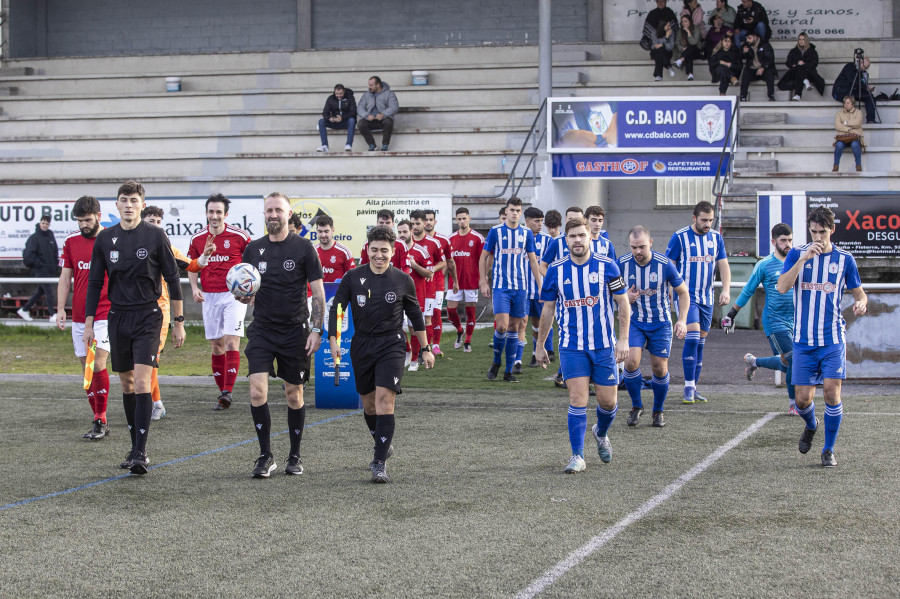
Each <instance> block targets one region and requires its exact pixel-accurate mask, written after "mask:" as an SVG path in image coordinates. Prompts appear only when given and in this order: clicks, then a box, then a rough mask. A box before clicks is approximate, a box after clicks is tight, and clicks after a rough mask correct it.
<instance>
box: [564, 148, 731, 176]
mask: <svg viewBox="0 0 900 599" xmlns="http://www.w3.org/2000/svg"><path fill="white" fill-rule="evenodd" d="M720 150H721V148H720ZM729 158H730V156H729V155H725V157H724V159H723V160H722V165H721V167H720V168H719V173H720V174H722V175H724V174H725V172H726V171H727V170H728V160H729ZM719 159H720V156H719V154H610V155H608V156H598V155H597V154H555V155H554V156H553V178H554V179H586V178H591V179H648V178H649V179H658V178H661V177H715V176H716V167H717V166H719Z"/></svg>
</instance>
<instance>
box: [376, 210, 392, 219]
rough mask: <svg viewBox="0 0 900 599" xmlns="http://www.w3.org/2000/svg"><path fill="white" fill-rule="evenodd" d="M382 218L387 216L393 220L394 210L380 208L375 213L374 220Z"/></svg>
mask: <svg viewBox="0 0 900 599" xmlns="http://www.w3.org/2000/svg"><path fill="white" fill-rule="evenodd" d="M382 218H389V219H391V222H394V211H393V210H388V209H387V208H382V209H381V210H379V211H378V213H377V214H376V215H375V220H378V219H382Z"/></svg>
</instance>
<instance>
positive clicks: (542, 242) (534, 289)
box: [525, 233, 550, 300]
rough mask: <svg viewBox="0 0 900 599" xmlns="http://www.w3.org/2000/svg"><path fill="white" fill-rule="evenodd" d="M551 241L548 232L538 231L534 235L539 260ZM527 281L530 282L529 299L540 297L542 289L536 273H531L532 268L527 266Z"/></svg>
mask: <svg viewBox="0 0 900 599" xmlns="http://www.w3.org/2000/svg"><path fill="white" fill-rule="evenodd" d="M549 241H550V236H549V235H547V234H546V233H538V234H537V235H535V236H534V255H535V256H537V259H538V261H539V262H540V260H541V256H543V255H544V248H545V247H546V246H547V242H549ZM525 281H526V283H527V284H528V299H530V300H532V299H539V298H540V297H541V290H540V289H539V288H538V286H537V281H535V280H534V275H533V274H531V269H530V268H525Z"/></svg>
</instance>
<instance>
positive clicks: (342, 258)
mask: <svg viewBox="0 0 900 599" xmlns="http://www.w3.org/2000/svg"><path fill="white" fill-rule="evenodd" d="M316 252H317V253H318V254H319V262H321V263H322V282H323V283H334V282H335V281H339V280H340V279H342V278H344V274H345V273H346V272H347V271H349V270H350V269H352V268H356V263H355V262H354V261H353V254H352V253H351V252H350V250H349V249H347V246H345V245H343V244H341V243H338V242H336V241H335V242H334V245H332V246H331V248H330V249H327V250H323V249H322V247H321V246H318V245H317V246H316Z"/></svg>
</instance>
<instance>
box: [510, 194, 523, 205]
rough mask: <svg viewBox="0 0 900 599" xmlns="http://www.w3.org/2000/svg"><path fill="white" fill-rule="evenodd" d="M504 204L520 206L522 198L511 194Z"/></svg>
mask: <svg viewBox="0 0 900 599" xmlns="http://www.w3.org/2000/svg"><path fill="white" fill-rule="evenodd" d="M506 205H507V206H521V205H522V200H520V199H519V198H517V197H516V196H512V197H511V198H509V199H508V200H506Z"/></svg>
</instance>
